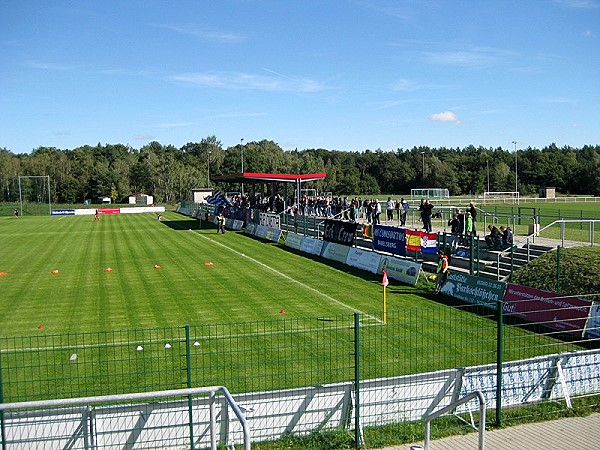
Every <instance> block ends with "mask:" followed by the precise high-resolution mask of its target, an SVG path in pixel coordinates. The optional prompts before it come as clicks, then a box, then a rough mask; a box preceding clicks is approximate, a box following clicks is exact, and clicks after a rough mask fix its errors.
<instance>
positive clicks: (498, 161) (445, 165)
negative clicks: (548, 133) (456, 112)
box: [0, 136, 600, 203]
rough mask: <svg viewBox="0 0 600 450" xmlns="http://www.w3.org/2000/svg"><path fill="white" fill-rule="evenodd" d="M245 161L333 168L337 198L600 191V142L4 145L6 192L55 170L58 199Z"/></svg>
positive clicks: (182, 191)
mask: <svg viewBox="0 0 600 450" xmlns="http://www.w3.org/2000/svg"><path fill="white" fill-rule="evenodd" d="M242 155H243V156H242ZM242 158H243V161H244V171H246V172H271V173H316V172H325V173H327V177H326V178H325V179H324V180H320V181H315V182H312V185H310V186H309V185H306V186H305V187H312V188H316V189H317V190H318V191H319V192H333V193H334V194H335V195H369V196H374V195H387V194H390V195H402V194H404V195H406V194H408V193H410V189H412V188H419V187H430V188H447V189H448V190H449V191H450V194H451V195H477V194H481V193H483V192H484V191H486V190H490V191H514V190H515V181H516V183H517V185H518V190H519V191H520V192H521V195H532V194H536V193H537V192H538V189H539V188H540V187H555V188H556V190H557V192H559V193H562V194H578V195H600V146H584V147H583V148H572V147H568V146H566V147H561V148H559V147H557V146H556V145H555V144H551V145H549V146H547V147H544V148H542V149H536V148H527V149H523V150H518V151H517V152H516V153H515V152H511V151H510V150H506V149H503V148H483V147H474V146H468V147H465V148H462V149H461V148H445V147H441V148H430V147H413V148H412V149H402V148H399V149H396V150H395V151H383V150H381V149H377V150H369V149H367V150H364V151H362V152H348V151H337V150H327V149H323V148H317V149H305V150H297V149H296V150H292V151H284V150H283V149H282V148H281V147H280V146H279V145H278V144H277V143H275V142H273V141H271V140H266V139H264V140H261V141H253V142H247V143H244V144H237V145H235V146H232V147H228V148H223V145H222V144H221V142H220V141H219V140H218V139H217V137H216V136H208V137H206V138H204V139H202V140H201V141H200V142H189V143H187V144H185V145H184V146H182V147H181V148H176V147H174V146H172V145H163V144H160V143H159V142H150V143H149V144H147V145H144V146H143V147H141V148H140V149H135V148H132V147H130V146H126V145H123V144H105V145H102V144H100V143H98V144H97V145H95V146H89V145H85V146H82V147H77V148H74V149H64V150H63V149H57V148H54V147H39V148H37V149H35V150H34V151H32V152H31V153H29V154H14V153H12V152H11V151H10V150H7V149H0V180H1V181H2V182H3V187H2V190H3V192H0V194H5V192H4V191H5V186H4V185H6V183H8V181H7V180H10V179H14V178H15V177H17V176H19V175H20V176H40V175H48V176H49V177H50V181H51V183H50V186H51V188H50V189H51V197H52V201H53V202H54V203H79V202H83V201H84V200H86V199H91V200H92V201H96V200H97V199H99V198H102V197H105V196H110V197H111V198H113V200H115V201H120V200H122V199H124V198H126V197H127V196H128V195H130V194H131V193H134V192H144V193H146V194H149V195H153V196H154V198H155V201H156V202H159V203H175V202H177V201H180V200H189V199H191V191H192V189H194V188H206V187H211V188H215V189H222V190H235V189H237V187H238V186H237V185H228V184H215V183H214V182H212V181H210V178H211V177H212V176H215V175H226V174H230V173H239V172H241V171H242V163H241V162H242ZM515 170H516V171H517V177H516V179H515ZM5 198H6V196H5V195H2V196H0V200H5Z"/></svg>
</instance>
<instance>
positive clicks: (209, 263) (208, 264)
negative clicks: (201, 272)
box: [204, 262, 213, 266]
mask: <svg viewBox="0 0 600 450" xmlns="http://www.w3.org/2000/svg"><path fill="white" fill-rule="evenodd" d="M204 265H205V266H212V265H213V263H211V262H205V263H204Z"/></svg>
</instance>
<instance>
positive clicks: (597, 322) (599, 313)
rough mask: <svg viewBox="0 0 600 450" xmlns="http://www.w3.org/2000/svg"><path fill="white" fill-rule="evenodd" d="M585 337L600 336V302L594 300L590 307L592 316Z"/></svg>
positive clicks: (586, 327)
mask: <svg viewBox="0 0 600 450" xmlns="http://www.w3.org/2000/svg"><path fill="white" fill-rule="evenodd" d="M585 337H588V338H598V337H600V303H597V302H594V303H593V305H592V307H591V308H590V317H589V319H588V321H587V324H586V326H585Z"/></svg>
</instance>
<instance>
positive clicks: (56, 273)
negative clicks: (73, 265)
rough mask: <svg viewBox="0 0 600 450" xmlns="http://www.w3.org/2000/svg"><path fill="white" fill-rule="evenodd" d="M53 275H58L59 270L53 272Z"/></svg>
mask: <svg viewBox="0 0 600 450" xmlns="http://www.w3.org/2000/svg"><path fill="white" fill-rule="evenodd" d="M50 273H51V274H52V275H58V269H54V270H53V271H52V272H50Z"/></svg>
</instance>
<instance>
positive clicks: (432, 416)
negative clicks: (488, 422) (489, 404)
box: [424, 391, 485, 450]
mask: <svg viewBox="0 0 600 450" xmlns="http://www.w3.org/2000/svg"><path fill="white" fill-rule="evenodd" d="M475 398H477V399H478V400H479V428H478V429H477V431H478V432H479V445H478V448H479V450H484V449H485V398H484V396H483V393H482V392H481V391H475V392H471V393H470V394H468V395H466V396H465V397H463V398H461V399H460V400H457V401H455V402H453V403H451V404H449V405H448V406H446V407H444V408H442V409H438V410H437V411H435V412H433V413H431V414H429V415H428V416H426V417H425V419H424V421H425V442H424V445H425V450H429V441H430V440H431V437H430V436H431V421H432V420H433V419H436V418H438V417H440V416H441V415H444V414H446V413H448V412H450V411H454V410H455V409H456V408H457V407H458V406H460V405H462V404H464V403H467V402H469V401H471V400H473V399H475Z"/></svg>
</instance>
